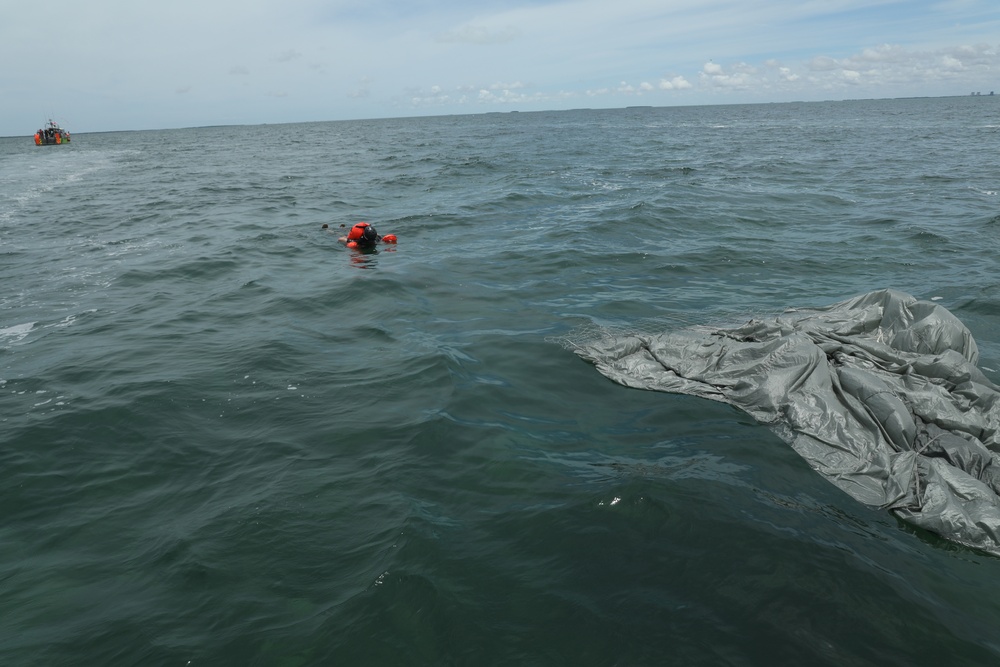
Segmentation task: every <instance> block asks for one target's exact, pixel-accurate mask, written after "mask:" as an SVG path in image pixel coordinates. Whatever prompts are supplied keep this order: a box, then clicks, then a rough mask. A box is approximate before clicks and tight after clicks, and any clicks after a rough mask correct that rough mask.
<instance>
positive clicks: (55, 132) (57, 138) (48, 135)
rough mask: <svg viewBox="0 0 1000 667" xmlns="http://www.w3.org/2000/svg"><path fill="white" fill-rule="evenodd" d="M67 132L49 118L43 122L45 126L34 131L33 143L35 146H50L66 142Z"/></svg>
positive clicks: (67, 139)
mask: <svg viewBox="0 0 1000 667" xmlns="http://www.w3.org/2000/svg"><path fill="white" fill-rule="evenodd" d="M69 139H70V137H69V132H67V131H66V130H64V129H63V128H61V127H59V124H58V123H56V122H55V121H54V120H52V119H51V118H50V119H49V122H48V123H46V124H45V127H43V128H42V129H40V130H39V131H38V132H35V145H36V146H52V145H55V144H68V143H69Z"/></svg>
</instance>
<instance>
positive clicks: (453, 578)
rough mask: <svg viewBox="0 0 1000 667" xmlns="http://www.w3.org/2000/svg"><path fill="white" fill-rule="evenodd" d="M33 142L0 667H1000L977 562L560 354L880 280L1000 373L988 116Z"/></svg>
mask: <svg viewBox="0 0 1000 667" xmlns="http://www.w3.org/2000/svg"><path fill="white" fill-rule="evenodd" d="M34 129H35V128H33V127H32V128H25V133H24V136H23V137H7V138H2V139H0V469H2V472H3V483H2V485H0V511H2V519H0V664H2V665H4V666H7V667H9V666H36V665H44V666H46V667H49V666H61V665H85V666H91V665H102V666H103V665H115V666H118V665H142V666H159V665H163V666H177V667H185V666H188V665H190V666H198V665H202V666H211V667H219V666H229V665H232V666H240V667H243V666H250V665H254V666H258V665H259V666H277V667H304V666H312V665H351V666H355V665H357V666H363V665H374V666H380V667H382V666H392V665H462V666H464V665H470V666H483V665H505V666H506V665H518V666H548V665H560V666H561V665H573V666H574V667H576V666H589V665H595V666H612V665H614V666H619V665H620V666H633V665H636V666H641V665H713V666H714V665H812V666H815V665H831V666H838V667H843V666H847V665H879V666H885V665H901V666H903V665H905V666H912V665H945V664H947V665H995V664H998V663H1000V559H998V558H996V557H993V556H989V555H985V554H982V553H978V552H976V551H973V550H970V549H967V548H964V547H960V546H957V545H955V544H952V543H949V542H946V541H944V540H942V539H940V538H938V537H935V536H933V535H930V534H926V533H923V532H921V531H919V530H917V529H915V528H912V527H910V526H907V525H905V524H903V523H902V522H900V521H898V520H897V519H895V518H894V517H893V516H892V515H890V514H888V513H887V512H885V511H881V510H878V509H871V508H868V507H865V506H862V505H860V504H859V503H857V502H855V501H854V500H852V499H851V498H850V497H848V496H847V495H845V494H844V493H842V492H841V491H839V490H838V489H837V488H836V487H834V486H833V485H832V484H830V483H829V482H828V481H827V480H826V479H824V478H823V477H822V476H821V475H819V474H818V473H816V472H814V471H813V470H812V469H811V468H810V467H809V466H808V464H807V463H806V462H805V461H803V460H802V459H800V458H799V457H798V455H796V454H795V453H794V452H793V451H792V450H791V448H790V447H788V446H787V445H785V444H784V443H783V442H782V441H781V440H779V438H778V437H777V436H776V435H774V434H773V433H772V432H771V431H770V430H768V428H766V427H765V426H762V425H759V424H756V423H755V422H754V421H753V420H752V419H750V418H749V417H747V416H746V415H744V414H743V413H741V412H739V411H737V410H736V409H735V408H732V407H729V406H726V405H723V404H719V403H714V402H711V401H706V400H701V399H698V398H694V397H690V396H679V395H670V394H663V393H655V392H646V391H639V390H634V389H627V388H624V387H622V386H619V385H617V384H614V383H612V382H611V381H609V380H607V379H606V378H604V377H603V376H602V375H601V374H599V373H598V372H597V371H596V370H595V369H594V368H593V367H592V366H590V365H589V364H587V363H586V362H584V361H583V360H581V359H580V358H579V357H577V356H576V355H575V354H574V353H573V352H572V346H573V343H574V342H575V341H579V340H584V339H586V338H587V337H588V336H593V335H595V333H596V332H601V331H605V330H613V331H645V332H650V331H664V330H669V329H674V328H680V327H686V326H691V325H701V324H708V325H724V324H740V323H742V322H745V321H746V320H748V319H750V318H752V317H760V316H766V315H769V314H776V313H778V312H781V311H782V310H783V309H785V308H788V307H808V306H822V305H827V304H830V303H833V302H836V301H840V300H843V299H847V298H850V297H853V296H856V295H858V294H862V293H865V292H868V291H870V290H873V289H881V288H886V287H891V288H895V289H898V290H902V291H904V292H908V293H911V294H913V295H915V296H917V297H920V298H924V299H933V300H935V302H936V303H939V304H941V305H943V306H944V307H946V308H948V309H949V310H951V311H952V312H953V313H954V314H955V315H957V316H958V317H959V318H960V319H961V320H962V321H963V322H964V323H965V324H966V325H967V326H968V327H969V328H970V330H971V331H972V333H973V335H974V336H975V338H976V341H977V343H978V345H979V348H980V353H981V358H980V366H981V367H982V368H983V369H984V372H985V373H986V374H987V376H988V377H990V378H991V379H992V380H994V381H995V382H1000V370H998V369H1000V272H998V264H997V259H998V251H1000V242H998V237H1000V194H998V192H1000V166H998V148H1000V98H998V97H985V96H980V97H972V96H969V97H954V98H935V99H903V100H882V101H848V102H827V103H790V104H773V105H748V106H714V107H683V108H630V109H620V110H577V111H565V112H549V113H505V114H485V115H470V116H447V117H434V118H412V119H386V120H366V121H352V122H327V123H304V124H289V125H262V126H239V127H203V128H192V129H178V130H162V131H149V132H109V133H86V132H83V131H79V132H77V131H76V130H77V128H73V127H69V128H68V129H69V130H70V131H71V132H73V141H72V143H71V144H69V145H65V146H47V147H36V146H35V145H34V144H33V140H32V137H31V133H32V132H33V131H34ZM361 220H364V221H368V222H370V223H371V224H373V225H374V226H375V227H376V228H377V229H378V231H379V233H381V234H387V233H394V234H396V235H397V236H398V237H399V243H398V245H396V246H387V245H383V246H381V247H380V248H379V249H378V250H377V252H374V253H368V254H364V253H360V252H357V251H354V250H350V249H347V248H345V247H343V246H342V245H341V244H340V243H338V241H337V237H338V235H340V234H343V233H344V232H345V231H346V227H350V225H352V224H353V223H355V222H358V221H361ZM324 224H326V225H328V226H329V227H328V228H327V229H324V228H323V225H324ZM344 226H346V227H344Z"/></svg>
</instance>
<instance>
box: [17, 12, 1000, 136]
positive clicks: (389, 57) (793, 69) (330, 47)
mask: <svg viewBox="0 0 1000 667" xmlns="http://www.w3.org/2000/svg"><path fill="white" fill-rule="evenodd" d="M998 54H1000V2H997V0H940V1H937V2H925V1H923V0H761V1H759V2H758V1H755V0H683V1H682V0H159V1H157V2H149V1H147V0H97V1H96V2H92V3H91V2H79V1H78V0H77V1H73V2H69V1H67V0H46V2H44V3H35V2H28V0H7V2H5V3H4V8H3V9H2V10H0V63H2V66H0V136H19V135H31V134H33V133H34V131H35V130H36V129H38V128H39V127H41V126H42V124H43V123H44V122H45V120H46V119H48V118H52V119H54V120H56V121H57V122H59V123H60V124H62V125H63V126H64V127H66V129H68V130H69V131H70V132H101V131H115V130H142V129H163V128H179V127H197V126H206V125H244V124H250V125H253V124H261V123H293V122H307V121H325V120H347V119H360V118H391V117H407V116H427V115H446V114H468V113H485V112H492V111H501V112H503V111H514V110H517V111H537V110H556V109H574V108H620V107H626V106H638V105H650V106H688V105H699V104H742V103H756V102H787V101H818V100H844V99H871V98H892V97H923V96H935V97H936V96H947V95H969V94H971V93H975V92H979V93H982V94H984V95H987V94H989V92H990V91H993V90H996V92H997V94H1000V55H998Z"/></svg>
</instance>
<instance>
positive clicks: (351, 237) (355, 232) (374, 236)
mask: <svg viewBox="0 0 1000 667" xmlns="http://www.w3.org/2000/svg"><path fill="white" fill-rule="evenodd" d="M337 240H338V241H340V242H341V243H343V244H344V245H346V246H347V247H348V248H359V249H369V248H374V247H375V246H376V245H378V244H379V243H395V242H396V235H395V234H386V235H385V236H379V234H378V232H377V231H375V228H374V227H372V226H371V225H369V224H368V223H367V222H359V223H357V224H356V225H354V226H353V227H351V231H350V232H349V233H348V234H347V236H341V237H340V238H339V239H337Z"/></svg>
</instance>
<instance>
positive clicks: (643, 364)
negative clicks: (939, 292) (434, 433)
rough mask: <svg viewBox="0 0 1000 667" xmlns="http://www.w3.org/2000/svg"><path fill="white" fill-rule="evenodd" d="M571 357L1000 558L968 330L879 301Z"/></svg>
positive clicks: (903, 300) (984, 385)
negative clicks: (702, 409) (741, 425)
mask: <svg viewBox="0 0 1000 667" xmlns="http://www.w3.org/2000/svg"><path fill="white" fill-rule="evenodd" d="M575 351H576V353H577V354H579V355H580V356H581V357H583V358H584V359H586V360H588V361H590V362H591V363H593V364H594V365H595V366H596V367H597V369H598V370H599V371H600V372H601V373H603V374H604V375H605V376H607V377H608V378H610V379H612V380H614V381H615V382H618V383H620V384H623V385H625V386H627V387H634V388H637V389H648V390H654V391H665V392H672V393H681V394H691V395H695V396H701V397H703V398H708V399H712V400H716V401H722V402H724V403H729V404H731V405H734V406H736V407H738V408H739V409H741V410H743V411H745V412H746V413H748V414H749V415H751V416H752V417H754V418H755V419H756V420H757V421H759V422H761V423H764V424H767V425H769V426H771V427H772V428H773V429H774V430H775V432H776V433H777V434H778V435H779V437H781V438H782V439H783V440H784V441H786V442H787V443H789V444H790V445H791V446H792V447H793V448H794V449H795V451H796V452H798V453H799V455H801V456H802V457H803V458H804V459H805V460H806V461H808V462H809V465H811V466H812V467H813V469H815V470H816V471H818V472H819V473H821V474H822V475H824V476H826V477H827V478H828V479H829V480H830V481H831V482H833V483H834V484H835V485H837V486H838V487H839V488H841V489H842V490H844V491H845V492H847V493H848V494H850V495H851V496H852V497H854V498H855V499H857V500H859V501H861V502H862V503H865V504H866V505H869V506H873V507H880V508H885V509H887V510H890V511H892V512H893V513H895V514H896V515H898V516H899V517H901V518H902V519H903V520H905V521H908V522H910V523H912V524H915V525H917V526H920V527H922V528H924V529H926V530H929V531H931V532H934V533H936V534H938V535H940V536H942V537H944V538H946V539H949V540H952V541H955V542H958V543H961V544H965V545H967V546H971V547H974V548H978V549H982V550H985V551H989V552H992V553H995V554H998V555H1000V495H998V494H1000V460H998V452H1000V443H998V442H997V429H998V424H1000V406H998V399H1000V393H998V391H1000V390H998V387H997V386H996V385H994V384H993V383H991V382H990V381H989V380H988V379H987V378H986V377H985V376H984V375H983V373H982V372H981V371H980V370H979V369H978V368H977V366H976V364H977V363H978V358H979V351H978V348H977V347H976V343H975V341H974V340H973V337H972V335H971V334H970V333H969V331H968V329H967V328H966V327H965V326H964V325H963V324H962V323H961V322H960V321H959V320H958V318H956V317H955V316H954V315H953V314H951V313H950V312H949V311H948V310H947V309H945V308H943V307H941V306H939V305H937V304H935V303H932V302H929V301H921V300H917V299H916V298H914V297H912V296H910V295H908V294H904V293H902V292H898V291H895V290H880V291H875V292H871V293H869V294H865V295H863V296H859V297H856V298H853V299H849V300H847V301H842V302H840V303H835V304H833V305H831V306H827V307H822V308H810V309H793V310H788V311H786V312H785V313H783V314H781V315H780V316H778V317H776V318H775V319H773V320H769V321H757V320H752V321H750V322H749V323H747V324H746V325H744V326H742V327H739V328H735V329H707V328H705V327H697V328H691V329H686V330H681V331H676V332H668V333H662V334H658V335H651V336H649V335H613V334H608V335H606V336H604V337H601V338H600V339H598V340H596V341H590V342H587V343H585V344H581V345H578V346H576V348H575Z"/></svg>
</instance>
